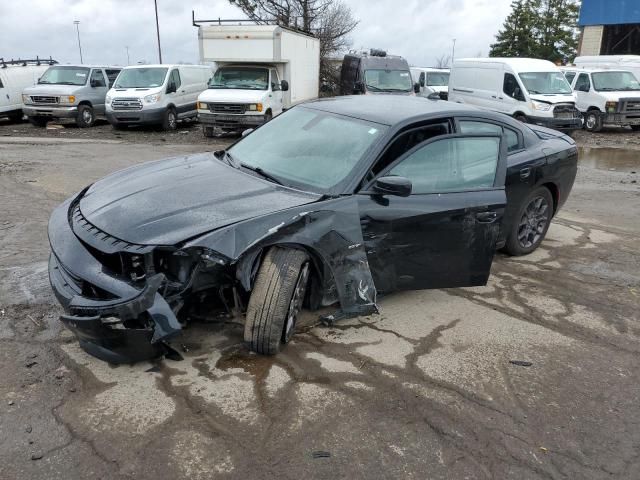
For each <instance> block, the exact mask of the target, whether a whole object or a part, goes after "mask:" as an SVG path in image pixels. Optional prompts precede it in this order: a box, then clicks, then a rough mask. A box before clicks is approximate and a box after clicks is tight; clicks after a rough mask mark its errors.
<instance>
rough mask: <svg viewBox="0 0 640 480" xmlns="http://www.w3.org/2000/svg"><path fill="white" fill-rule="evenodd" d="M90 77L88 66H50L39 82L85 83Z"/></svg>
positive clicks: (59, 83) (53, 83)
mask: <svg viewBox="0 0 640 480" xmlns="http://www.w3.org/2000/svg"><path fill="white" fill-rule="evenodd" d="M87 78H89V69H88V68H86V67H64V66H55V67H49V68H48V69H47V71H46V72H44V73H43V74H42V77H40V80H39V81H38V83H45V84H52V85H84V84H85V83H87Z"/></svg>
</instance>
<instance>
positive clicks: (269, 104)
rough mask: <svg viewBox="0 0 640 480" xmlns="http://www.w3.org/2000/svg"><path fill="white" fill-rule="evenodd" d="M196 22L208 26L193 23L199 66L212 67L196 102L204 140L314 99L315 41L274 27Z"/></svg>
mask: <svg viewBox="0 0 640 480" xmlns="http://www.w3.org/2000/svg"><path fill="white" fill-rule="evenodd" d="M199 22H201V23H208V22H211V21H207V20H201V21H196V20H194V21H193V24H194V26H197V27H198V40H199V48H200V62H201V63H211V62H214V63H215V64H216V71H215V74H214V75H213V78H212V79H211V81H210V82H209V88H208V89H207V90H205V91H204V92H202V93H201V94H200V96H199V97H198V119H199V120H200V122H201V123H202V125H203V132H204V135H205V136H208V137H210V136H213V135H214V134H215V133H227V132H241V131H243V130H246V129H248V128H254V127H257V126H259V125H262V124H263V123H265V122H268V121H269V120H270V119H272V118H273V117H275V116H276V115H278V114H280V113H281V112H282V111H283V110H286V109H287V108H290V107H292V106H294V105H296V104H298V103H301V102H305V101H307V100H312V99H315V98H317V97H318V90H319V78H320V41H319V40H318V39H317V38H314V37H311V36H309V35H306V34H304V33H301V32H298V31H295V30H290V29H288V28H284V27H281V26H279V25H275V24H274V25H264V24H260V25H257V24H254V23H252V22H249V23H248V24H247V22H246V21H245V22H239V21H237V20H236V21H224V20H217V21H215V23H213V24H201V23H199ZM238 23H240V24H238Z"/></svg>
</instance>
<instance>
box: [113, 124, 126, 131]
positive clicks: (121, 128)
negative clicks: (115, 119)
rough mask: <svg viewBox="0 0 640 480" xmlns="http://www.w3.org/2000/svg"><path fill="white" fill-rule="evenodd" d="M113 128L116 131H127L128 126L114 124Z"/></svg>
mask: <svg viewBox="0 0 640 480" xmlns="http://www.w3.org/2000/svg"><path fill="white" fill-rule="evenodd" d="M111 128H113V129H114V130H126V129H127V125H124V124H122V123H112V124H111Z"/></svg>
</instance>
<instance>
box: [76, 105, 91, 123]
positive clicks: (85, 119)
mask: <svg viewBox="0 0 640 480" xmlns="http://www.w3.org/2000/svg"><path fill="white" fill-rule="evenodd" d="M95 121H96V116H95V113H93V108H91V107H90V106H89V105H80V106H79V107H78V117H77V118H76V123H77V124H78V126H79V127H80V128H87V127H92V126H93V124H94V123H95Z"/></svg>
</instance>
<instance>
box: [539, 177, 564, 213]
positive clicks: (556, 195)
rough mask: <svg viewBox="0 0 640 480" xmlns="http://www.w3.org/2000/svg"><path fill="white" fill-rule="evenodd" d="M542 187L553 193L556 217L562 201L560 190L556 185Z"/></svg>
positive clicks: (545, 184) (549, 184)
mask: <svg viewBox="0 0 640 480" xmlns="http://www.w3.org/2000/svg"><path fill="white" fill-rule="evenodd" d="M541 186H543V187H545V188H546V189H547V190H549V191H550V192H551V198H553V214H554V215H555V214H556V212H557V211H558V202H559V201H560V189H559V188H558V186H557V185H556V184H555V183H543V184H542V185H541Z"/></svg>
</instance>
